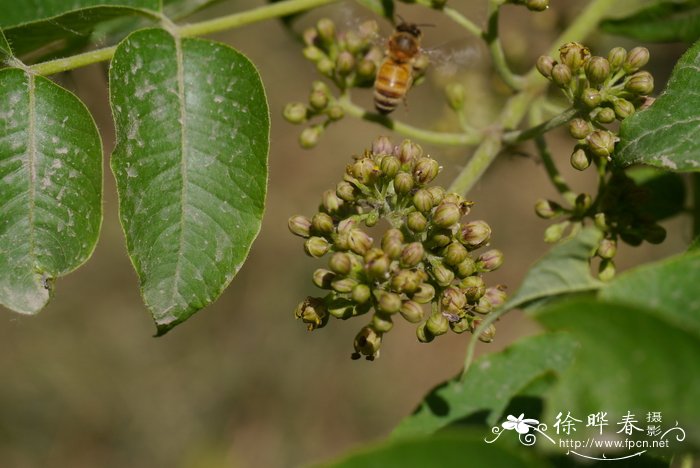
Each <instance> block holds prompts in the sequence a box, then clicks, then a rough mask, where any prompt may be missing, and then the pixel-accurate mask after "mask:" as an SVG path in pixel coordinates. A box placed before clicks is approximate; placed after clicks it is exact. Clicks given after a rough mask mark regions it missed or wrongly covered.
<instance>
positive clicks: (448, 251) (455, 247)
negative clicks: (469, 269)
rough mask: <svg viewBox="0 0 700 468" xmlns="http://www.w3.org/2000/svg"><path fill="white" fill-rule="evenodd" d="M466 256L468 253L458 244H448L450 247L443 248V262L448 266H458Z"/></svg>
mask: <svg viewBox="0 0 700 468" xmlns="http://www.w3.org/2000/svg"><path fill="white" fill-rule="evenodd" d="M468 256H469V253H468V252H467V249H466V248H465V247H464V246H463V245H462V244H460V243H459V242H452V243H450V245H448V246H447V247H445V251H444V252H443V260H444V262H445V263H446V264H448V265H450V266H456V265H459V264H460V263H462V262H463V261H464V260H465V259H466V258H467V257H468Z"/></svg>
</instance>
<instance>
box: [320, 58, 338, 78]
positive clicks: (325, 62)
mask: <svg viewBox="0 0 700 468" xmlns="http://www.w3.org/2000/svg"><path fill="white" fill-rule="evenodd" d="M316 70H318V72H319V73H320V74H322V75H323V76H327V77H332V76H333V72H334V71H335V63H334V62H333V60H331V59H329V58H328V57H321V58H320V59H319V60H318V61H317V62H316Z"/></svg>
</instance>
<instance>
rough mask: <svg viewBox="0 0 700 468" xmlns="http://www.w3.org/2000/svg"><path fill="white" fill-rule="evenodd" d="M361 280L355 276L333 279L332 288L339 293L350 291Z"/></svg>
mask: <svg viewBox="0 0 700 468" xmlns="http://www.w3.org/2000/svg"><path fill="white" fill-rule="evenodd" d="M358 284H359V282H358V281H357V280H356V279H354V278H336V279H334V280H333V281H331V288H333V290H334V291H336V292H339V293H349V292H352V290H353V289H354V288H355V286H357V285H358Z"/></svg>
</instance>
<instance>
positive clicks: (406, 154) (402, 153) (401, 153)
mask: <svg viewBox="0 0 700 468" xmlns="http://www.w3.org/2000/svg"><path fill="white" fill-rule="evenodd" d="M396 156H398V158H399V161H401V164H404V165H409V166H412V165H413V162H414V161H415V160H416V159H418V158H420V157H421V156H423V148H421V147H420V145H417V144H415V143H413V142H412V141H411V140H404V141H402V142H401V145H399V147H398V153H397V154H396Z"/></svg>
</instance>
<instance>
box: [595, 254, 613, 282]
mask: <svg viewBox="0 0 700 468" xmlns="http://www.w3.org/2000/svg"><path fill="white" fill-rule="evenodd" d="M614 276H615V262H613V261H612V260H607V259H604V260H602V261H601V262H600V266H599V267H598V279H600V280H601V281H610V280H611V279H613V277H614Z"/></svg>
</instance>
